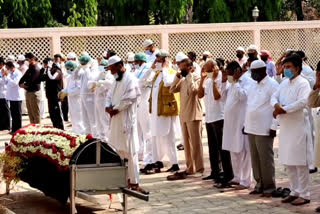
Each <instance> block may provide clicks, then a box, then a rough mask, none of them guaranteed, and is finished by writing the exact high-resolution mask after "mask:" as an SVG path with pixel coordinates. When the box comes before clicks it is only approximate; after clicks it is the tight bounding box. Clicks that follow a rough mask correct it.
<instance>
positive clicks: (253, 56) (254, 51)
mask: <svg viewBox="0 0 320 214" xmlns="http://www.w3.org/2000/svg"><path fill="white" fill-rule="evenodd" d="M247 54H248V59H249V60H250V62H253V61H254V60H257V59H259V58H258V56H259V53H258V47H257V46H256V45H250V46H249V47H248V51H247Z"/></svg>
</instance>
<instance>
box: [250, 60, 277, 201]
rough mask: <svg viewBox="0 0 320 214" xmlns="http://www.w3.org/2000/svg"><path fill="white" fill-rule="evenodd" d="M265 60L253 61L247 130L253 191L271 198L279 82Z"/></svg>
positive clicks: (273, 183) (274, 185)
mask: <svg viewBox="0 0 320 214" xmlns="http://www.w3.org/2000/svg"><path fill="white" fill-rule="evenodd" d="M266 68H267V66H266V64H265V62H264V61H262V60H255V61H253V62H252V63H251V66H250V69H251V77H252V79H253V80H255V81H256V82H254V83H253V84H252V88H251V89H250V91H249V94H248V102H247V103H248V105H247V112H246V117H245V122H244V127H245V129H244V132H245V133H247V134H248V138H249V146H250V153H251V165H252V171H253V177H254V179H255V181H256V186H255V188H254V190H253V191H251V192H250V194H262V196H264V197H271V196H272V192H273V191H274V190H275V189H276V183H275V168H274V156H273V140H274V137H275V136H276V130H277V121H276V119H273V117H272V113H273V107H272V106H271V105H270V101H271V97H272V95H273V93H274V92H275V91H276V90H277V89H278V86H279V84H278V83H277V81H275V80H274V79H272V78H270V77H269V76H268V74H267V73H266Z"/></svg>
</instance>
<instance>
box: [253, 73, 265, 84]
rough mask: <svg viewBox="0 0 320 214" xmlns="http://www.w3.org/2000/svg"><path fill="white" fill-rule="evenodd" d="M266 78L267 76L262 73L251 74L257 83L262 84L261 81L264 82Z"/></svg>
mask: <svg viewBox="0 0 320 214" xmlns="http://www.w3.org/2000/svg"><path fill="white" fill-rule="evenodd" d="M264 77H265V75H264V74H263V73H261V72H257V71H252V72H251V78H252V79H253V80H255V81H257V82H260V81H261V80H263V78H264Z"/></svg>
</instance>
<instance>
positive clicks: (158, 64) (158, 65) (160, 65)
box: [156, 62, 162, 70]
mask: <svg viewBox="0 0 320 214" xmlns="http://www.w3.org/2000/svg"><path fill="white" fill-rule="evenodd" d="M156 70H162V63H161V62H157V63H156Z"/></svg>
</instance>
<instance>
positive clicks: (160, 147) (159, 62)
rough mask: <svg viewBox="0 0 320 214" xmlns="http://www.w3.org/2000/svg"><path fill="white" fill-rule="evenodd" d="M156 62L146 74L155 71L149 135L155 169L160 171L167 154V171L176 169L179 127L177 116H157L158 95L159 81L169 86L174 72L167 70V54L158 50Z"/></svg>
mask: <svg viewBox="0 0 320 214" xmlns="http://www.w3.org/2000/svg"><path fill="white" fill-rule="evenodd" d="M157 56H158V57H157V59H156V63H155V64H154V66H153V67H152V68H151V69H150V70H149V71H148V73H147V74H146V75H152V73H155V72H156V75H157V76H156V79H154V82H153V87H152V94H151V96H152V99H151V101H150V102H151V109H152V111H151V135H152V146H153V148H152V158H153V162H154V163H155V171H156V172H160V169H161V168H162V167H163V162H162V161H163V159H164V157H165V156H166V155H167V156H168V158H169V161H170V164H171V165H172V167H171V168H170V169H169V171H171V170H173V171H177V170H178V169H179V167H178V155H177V150H176V146H175V142H176V139H177V138H178V137H180V136H181V127H180V121H179V117H178V116H159V115H158V111H157V109H158V96H159V89H160V83H161V82H162V81H163V86H164V87H170V86H171V85H172V83H173V80H174V77H175V75H176V73H174V72H172V73H170V72H169V70H170V69H169V62H168V61H167V60H168V58H167V57H168V56H169V54H168V53H167V52H166V51H164V50H160V51H159V53H158V54H157Z"/></svg>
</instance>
